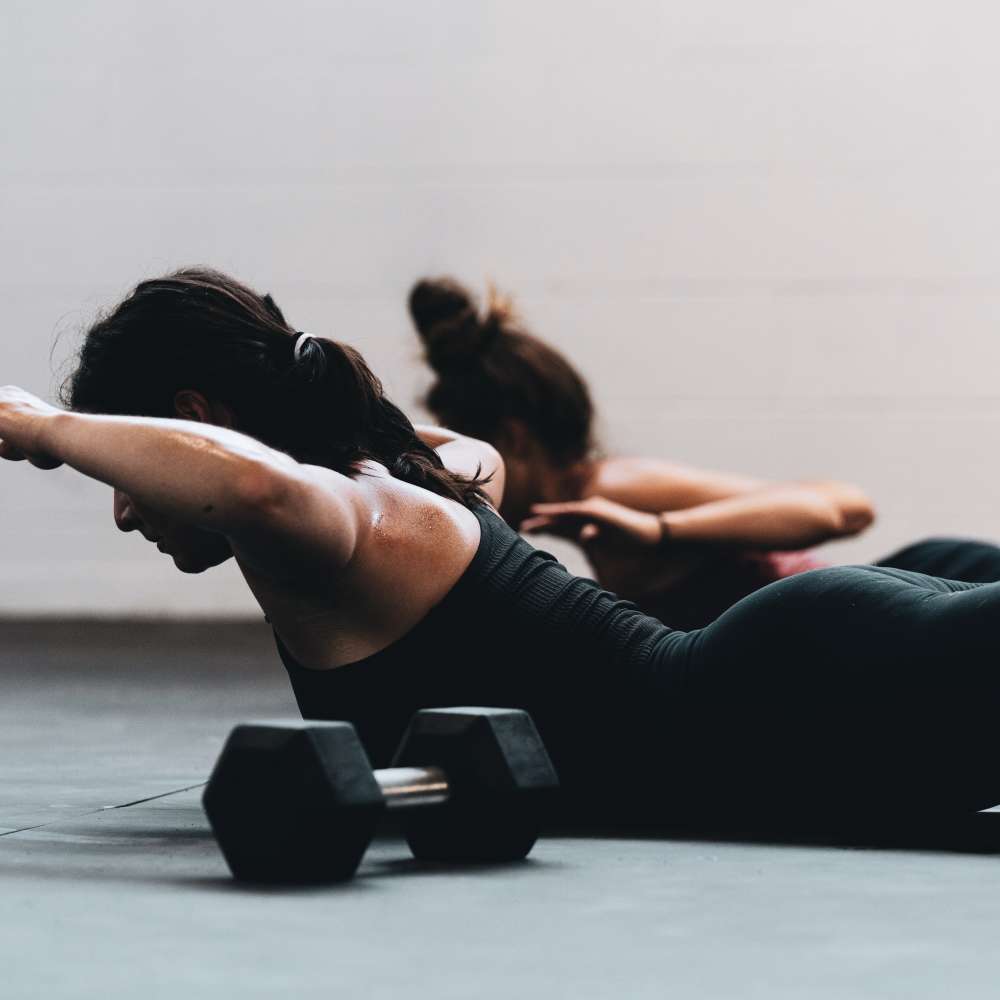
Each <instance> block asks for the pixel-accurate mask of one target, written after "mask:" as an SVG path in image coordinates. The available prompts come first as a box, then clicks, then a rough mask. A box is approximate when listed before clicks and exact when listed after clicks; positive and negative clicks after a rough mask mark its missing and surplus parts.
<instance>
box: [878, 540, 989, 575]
mask: <svg viewBox="0 0 1000 1000" xmlns="http://www.w3.org/2000/svg"><path fill="white" fill-rule="evenodd" d="M875 565H876V566H891V567H892V568H893V569H907V570H910V571H911V572H914V573H926V574H927V575H928V576H939V577H942V578H943V579H945V580H965V581H966V582H967V583H996V582H997V581H1000V545H992V544H990V543H989V542H979V541H975V540H973V539H970V538H926V539H924V540H923V541H921V542H914V543H913V544H912V545H907V546H906V548H903V549H900V550H899V551H898V552H894V553H893V554H892V555H891V556H886V558H885V559H880V560H879V561H878V562H877V563H875Z"/></svg>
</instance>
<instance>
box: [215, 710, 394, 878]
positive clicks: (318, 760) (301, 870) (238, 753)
mask: <svg viewBox="0 0 1000 1000" xmlns="http://www.w3.org/2000/svg"><path fill="white" fill-rule="evenodd" d="M202 804H203V805H204V807H205V812H206V814H207V815H208V820H209V823H210V824H211V826H212V831H213V833H214V834H215V837H216V840H217V841H218V843H219V847H220V848H221V850H222V853H223V855H224V856H225V859H226V862H227V863H228V865H229V868H230V870H231V871H232V873H233V875H234V876H235V877H236V878H237V879H241V880H244V881H250V882H334V881H340V880H343V879H348V878H350V877H351V876H352V875H353V874H354V872H355V870H356V869H357V867H358V865H359V864H360V863H361V858H362V855H363V854H364V852H365V849H366V848H367V847H368V845H369V843H370V842H371V839H372V837H373V836H374V834H375V826H376V823H377V822H378V818H379V816H380V814H381V812H382V810H383V809H384V807H385V803H384V799H383V797H382V793H381V791H380V790H379V786H378V783H377V782H376V780H375V777H374V775H373V773H372V768H371V764H370V763H369V761H368V756H367V754H366V753H365V750H364V747H363V746H362V745H361V741H360V740H359V739H358V735H357V733H356V732H355V731H354V727H353V726H352V725H350V724H349V723H346V722H302V721H299V720H296V721H289V722H280V721H279V722H259V723H249V724H245V725H240V726H237V727H236V728H235V729H234V730H233V731H232V733H230V735H229V739H228V740H227V741H226V745H225V747H224V748H223V750H222V753H221V755H220V756H219V759H218V761H217V762H216V764H215V768H214V770H213V771H212V776H211V778H210V779H209V782H208V785H207V786H206V788H205V793H204V796H203V797H202Z"/></svg>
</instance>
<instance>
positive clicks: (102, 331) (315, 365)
mask: <svg viewBox="0 0 1000 1000" xmlns="http://www.w3.org/2000/svg"><path fill="white" fill-rule="evenodd" d="M297 336H298V335H297V332H296V331H295V329H294V328H293V327H291V326H289V324H288V323H287V322H286V321H285V317H284V316H283V315H282V312H281V310H280V309H279V308H278V306H277V304H276V303H275V302H274V300H273V299H272V298H271V297H270V296H269V295H259V294H257V293H256V292H254V291H253V290H251V289H250V288H247V287H246V286H245V285H242V284H240V283H239V282H238V281H235V280H234V279H233V278H230V277H227V276H226V275H224V274H220V273H219V272H217V271H211V270H207V269H195V268H192V269H188V270H183V271H177V272H176V273H174V274H169V275H167V276H166V277H163V278H156V279H153V280H151V281H144V282H142V283H141V284H139V285H138V286H137V287H136V288H135V289H134V290H133V291H132V292H131V294H129V295H128V296H127V297H126V298H125V300H124V301H123V302H121V303H120V304H119V305H118V306H116V307H115V308H114V309H113V310H112V311H111V312H110V313H108V314H107V315H105V316H104V317H103V318H101V319H100V320H99V321H98V322H97V323H95V324H94V325H93V326H92V327H91V328H90V330H89V331H88V332H87V334H86V337H85V339H84V342H83V346H82V347H81V349H80V352H79V356H78V358H77V359H76V365H75V368H74V370H73V371H72V373H71V374H70V375H69V377H68V378H67V379H66V382H65V383H64V385H63V390H62V397H63V401H64V402H65V403H66V404H67V405H68V406H70V407H71V408H72V409H74V410H83V411H89V412H93V413H114V414H132V415H141V416H159V417H173V416H174V415H175V411H174V396H175V395H176V393H177V392H178V391H179V390H181V389H196V390H198V391H199V392H201V393H203V394H204V395H205V396H206V397H207V398H208V399H210V400H213V401H217V402H220V403H224V404H225V405H226V406H228V407H229V408H230V409H231V410H232V411H233V414H234V417H235V420H236V426H237V429H238V430H240V431H242V432H244V433H246V434H249V435H250V436H252V437H255V438H257V439H259V440H260V441H263V442H264V443H265V444H268V445H270V446H271V447H273V448H277V449H279V450H280V451H283V452H286V453H287V454H289V455H291V456H292V457H294V458H296V459H298V460H299V461H300V462H307V463H310V464H315V465H323V466H326V467H327V468H330V469H335V470H336V471H338V472H341V473H345V474H347V473H349V472H351V471H352V470H353V469H354V468H355V466H356V463H358V462H360V461H362V460H364V459H374V460H375V461H378V462H381V463H383V464H384V465H385V466H386V467H387V468H388V469H389V471H390V473H391V474H392V475H393V476H395V477H396V478H397V479H402V480H404V481H406V482H408V483H413V484H414V485H416V486H421V487H423V488H424V489H427V490H430V491H431V492H433V493H437V494H439V495H440V496H444V497H448V498H449V499H452V500H457V501H459V502H460V503H464V504H466V505H473V504H475V503H477V502H479V501H480V500H482V499H483V493H482V489H481V487H482V485H483V480H481V479H478V478H476V479H471V480H470V479H465V478H463V477H461V476H458V475H455V474H453V473H451V472H449V471H448V470H447V469H445V468H444V466H443V464H442V463H441V459H440V458H439V457H438V455H437V453H436V452H435V451H434V450H433V449H431V448H429V447H428V446H427V445H425V444H424V443H423V442H422V441H421V440H420V438H418V437H417V435H416V433H415V432H414V430H413V425H412V424H411V423H410V421H409V420H408V419H407V418H406V416H405V414H404V413H403V412H402V411H401V410H400V409H399V408H398V407H396V406H395V405H394V404H393V403H392V402H391V401H390V400H389V399H388V398H387V397H386V395H385V393H384V392H383V390H382V384H381V382H379V380H378V379H377V378H376V377H375V375H374V374H373V373H372V371H371V369H369V367H368V366H367V365H366V364H365V361H364V359H363V358H362V357H361V355H360V354H359V353H358V352H357V351H356V350H354V349H353V348H352V347H348V346H347V345H346V344H340V343H336V342H334V341H332V340H324V339H321V338H318V337H316V338H312V339H309V340H306V341H304V342H303V344H302V346H301V348H300V350H299V357H298V358H296V357H295V342H296V340H297Z"/></svg>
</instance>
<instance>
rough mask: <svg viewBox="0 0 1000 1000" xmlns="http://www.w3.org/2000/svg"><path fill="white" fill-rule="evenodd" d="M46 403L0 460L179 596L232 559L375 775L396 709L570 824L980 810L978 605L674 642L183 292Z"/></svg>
mask: <svg viewBox="0 0 1000 1000" xmlns="http://www.w3.org/2000/svg"><path fill="white" fill-rule="evenodd" d="M65 400H66V402H67V403H68V404H69V407H70V409H69V410H65V411H64V410H60V409H57V408H55V407H52V406H50V405H47V404H46V403H43V402H42V401H41V400H39V399H38V398H36V397H35V396H32V395H31V394H29V393H27V392H25V391H23V390H21V389H18V388H14V387H7V388H5V389H3V390H0V442H2V443H0V457H3V458H6V459H9V460H15V461H16V460H19V459H27V460H28V461H29V462H31V463H32V464H33V465H36V466H38V467H39V468H43V469H47V468H54V467H56V466H58V465H60V464H63V463H65V464H66V465H68V466H71V467H72V468H74V469H76V470H78V471H79V472H81V473H83V474H84V475H86V476H89V477H91V478H94V479H97V480H100V481H101V482H104V483H106V484H108V485H109V486H111V487H112V488H113V489H114V517H115V521H116V523H117V525H118V527H119V528H120V529H121V530H123V531H135V532H138V533H139V534H141V535H142V536H143V537H144V538H145V539H146V540H147V541H148V542H150V543H152V544H155V545H156V546H157V548H158V549H159V550H160V551H161V552H163V553H165V554H167V555H169V556H170V557H171V558H172V559H173V561H174V563H175V564H176V566H177V567H178V569H180V570H182V571H183V572H186V573H198V572H202V571H204V570H207V569H209V568H210V567H212V566H216V565H218V564H220V563H222V562H224V561H226V560H227V559H230V558H233V559H235V560H236V562H237V564H238V566H239V569H240V570H241V572H242V574H243V576H244V577H245V579H246V581H247V584H248V585H249V587H250V589H251V590H252V591H253V594H254V596H255V597H256V599H257V601H258V602H259V604H260V606H261V608H262V609H263V611H264V613H265V614H266V616H267V618H268V619H269V620H270V622H271V624H272V626H273V628H274V632H275V635H276V638H277V642H278V648H279V651H280V654H281V657H282V659H283V660H284V663H285V666H286V667H287V670H288V673H289V675H290V677H291V682H292V685H293V687H294V690H295V694H296V697H297V699H298V703H299V706H300V707H301V710H302V713H303V715H304V716H306V717H311V718H337V719H348V720H350V721H352V722H354V723H355V724H356V725H357V727H358V728H359V731H360V733H361V736H362V738H363V739H364V740H365V742H366V745H367V746H368V749H369V751H370V754H371V756H372V757H373V759H374V761H375V762H376V764H384V763H385V762H386V761H387V759H388V757H389V755H390V754H391V752H392V748H393V746H394V744H395V742H396V741H397V740H398V738H399V736H400V734H401V732H402V731H403V728H404V725H405V722H406V720H407V719H408V718H409V716H410V715H411V714H412V713H413V712H414V711H415V710H416V709H418V708H421V707H426V706H429V705H442V704H444V705H448V704H451V705H454V704H463V703H465V704H485V705H509V706H518V707H523V708H525V709H527V710H528V711H530V712H531V713H532V715H533V716H534V718H535V721H536V723H537V724H538V726H539V729H540V731H541V733H542V736H543V738H544V739H545V741H546V743H547V746H548V747H549V750H550V753H551V754H552V757H553V760H554V761H555V763H556V766H557V768H558V769H559V771H560V775H561V778H562V782H563V786H564V789H565V801H566V803H567V805H568V807H570V808H571V809H573V810H575V811H577V812H579V813H582V814H584V815H585V816H588V817H591V818H601V819H611V820H615V821H623V820H626V819H632V818H643V819H647V818H649V817H650V816H654V817H661V816H663V815H665V814H666V815H672V816H677V815H685V816H690V815H695V814H699V813H703V812H707V813H713V812H714V813H723V814H726V815H730V816H731V815H733V814H736V815H737V816H738V817H739V818H740V820H743V819H745V816H746V814H747V812H749V811H754V812H760V811H765V812H766V813H767V814H768V815H769V816H771V817H773V816H774V815H776V814H781V815H785V814H787V813H789V812H791V813H793V814H795V815H796V816H801V815H804V814H808V815H816V816H820V817H827V818H828V817H829V816H830V815H831V814H835V815H837V816H841V815H844V814H845V813H846V814H850V815H855V816H856V815H858V814H862V815H866V816H867V815H870V814H872V813H873V812H882V811H885V810H893V809H897V808H899V807H900V806H901V805H904V804H907V805H908V804H909V803H910V802H911V801H912V799H913V798H914V797H915V796H916V797H919V800H920V801H921V802H922V803H923V804H924V806H925V807H927V808H930V809H933V810H935V811H937V812H939V813H940V812H950V811H964V810H971V809H978V808H982V807H985V806H989V805H992V804H994V803H996V802H1000V774H998V773H997V770H996V768H995V767H994V765H993V752H994V744H995V742H996V737H995V736H994V733H995V732H996V726H995V717H996V714H997V710H998V709H1000V672H998V671H997V669H996V663H997V661H998V656H1000V627H998V623H1000V584H983V585H976V584H966V583H958V582H953V581H944V580H938V579H935V578H933V577H926V576H921V575H919V574H915V573H907V572H905V571H901V570H893V569H886V568H876V567H842V568H831V569H823V570H818V571H816V572H813V573H805V574H801V575H798V576H793V577H790V578H788V579H785V580H783V581H780V582H777V583H774V584H772V585H770V586H767V587H763V588H761V589H760V590H758V591H757V592H756V593H754V594H753V595H751V596H750V597H748V598H746V599H745V600H743V601H741V602H739V603H738V604H736V605H735V606H734V607H733V608H731V609H730V610H729V611H727V612H726V613H725V614H723V615H722V616H721V617H720V618H719V619H718V620H717V621H715V622H714V623H713V624H712V625H710V626H709V627H707V628H705V629H701V630H697V631H691V632H681V631H677V630H673V629H671V628H668V627H667V626H665V625H664V624H662V623H661V622H659V621H657V620H656V619H654V618H650V617H648V616H646V615H643V614H641V613H639V612H638V611H637V610H635V608H634V607H633V606H632V605H630V604H626V603H624V602H621V601H619V600H618V599H617V598H616V597H614V596H613V595H612V594H610V593H607V592H606V591H604V590H602V589H600V588H599V587H598V586H597V585H596V584H595V583H594V582H592V581H589V580H585V579H581V578H575V577H573V576H571V575H570V574H569V573H568V572H567V571H566V570H565V569H564V568H563V567H561V566H560V565H559V564H558V563H557V562H556V561H555V560H553V559H552V558H551V557H550V556H548V555H546V554H545V553H542V552H539V551H537V550H535V549H533V548H532V547H531V545H530V544H529V543H528V542H527V541H525V540H524V539H522V538H520V537H519V536H518V535H517V534H515V532H513V531H512V530H511V529H510V528H509V527H508V526H507V525H506V524H505V523H504V521H503V520H502V519H501V518H500V517H499V516H498V515H497V514H496V513H495V512H494V510H493V507H492V506H491V505H494V506H495V505H499V504H502V502H503V484H504V470H503V465H502V463H501V461H500V460H499V457H498V454H497V452H496V451H495V450H494V449H493V448H492V447H490V446H488V445H485V444H483V443H481V442H479V441H475V440H471V439H469V438H465V437H461V436H459V435H456V434H453V433H450V432H448V431H440V430H430V429H426V430H423V431H422V432H421V436H418V434H417V432H416V431H415V430H414V428H413V427H412V426H411V425H410V423H409V421H408V420H407V419H406V417H405V416H404V415H403V414H402V413H401V412H400V411H399V410H398V409H397V408H396V407H395V406H394V405H393V404H392V403H391V402H390V401H389V400H388V399H387V398H386V397H385V395H384V393H383V392H382V388H381V385H380V384H379V382H378V380H377V379H376V378H375V376H374V375H373V374H372V373H371V372H370V371H369V370H368V368H367V367H366V366H365V364H364V362H363V360H362V359H361V357H360V355H358V354H357V353H356V352H355V351H353V350H352V349H351V348H349V347H346V346H345V345H343V344H338V343H334V342H332V341H329V340H321V339H318V338H313V337H310V336H308V335H306V334H301V333H298V332H297V331H296V330H295V329H294V328H293V327H291V326H290V325H289V324H288V323H286V321H285V320H284V318H283V316H282V314H281V312H280V311H279V310H278V308H277V306H276V305H275V304H274V302H273V301H272V300H271V299H270V298H269V297H261V296H259V295H257V294H255V293H254V292H252V291H251V290H250V289H248V288H246V287H244V286H242V285H240V284H239V283H237V282H235V281H234V280H232V279H230V278H227V277H225V276H223V275H220V274H217V273H213V272H209V271H182V272H179V273H177V274H173V275H170V276H167V277H164V278H161V279H158V280H154V281H146V282H143V283H142V284H140V285H139V286H138V287H137V288H136V289H135V290H134V291H133V292H132V293H131V294H130V295H129V296H128V297H127V298H126V299H125V300H124V301H123V302H122V303H121V304H120V305H119V306H118V307H117V308H115V309H114V310H113V311H112V312H110V313H109V314H108V315H107V316H106V317H105V318H103V319H102V320H100V321H99V322H98V323H97V324H96V325H95V326H94V327H93V328H92V329H91V330H90V331H89V333H88V334H87V337H86V340H85V342H84V344H83V347H82V350H81V352H80V356H79V360H78V362H77V365H76V368H75V371H74V372H73V374H72V376H71V377H70V379H69V380H68V383H67V385H66V389H65Z"/></svg>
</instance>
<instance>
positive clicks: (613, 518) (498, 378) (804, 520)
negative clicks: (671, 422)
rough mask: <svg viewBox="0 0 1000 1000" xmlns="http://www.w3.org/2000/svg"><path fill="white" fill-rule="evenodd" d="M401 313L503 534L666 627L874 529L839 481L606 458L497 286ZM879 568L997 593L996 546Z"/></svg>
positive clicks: (954, 544)
mask: <svg viewBox="0 0 1000 1000" xmlns="http://www.w3.org/2000/svg"><path fill="white" fill-rule="evenodd" d="M409 309H410V315H411V316H412V318H413V322H414V325H415V326H416V329H417V333H418V335H419V336H420V338H421V340H422V341H423V344H424V348H425V356H426V359H427V363H428V364H429V365H430V367H431V369H432V370H433V371H434V373H435V376H436V378H435V381H434V383H433V384H432V386H431V388H430V390H429V391H428V393H427V397H426V400H425V403H426V405H427V407H428V408H429V409H430V411H431V413H433V415H434V416H435V417H436V418H437V420H438V421H439V422H440V423H441V424H443V425H445V426H447V427H450V428H453V429H454V430H457V431H459V432H460V433H462V434H468V435H470V436H472V437H475V438H479V439H481V440H484V441H488V442H490V443H491V444H492V445H493V446H494V447H495V448H497V450H498V451H499V452H500V453H501V455H502V456H503V459H504V463H505V466H506V470H507V482H506V488H505V493H504V502H503V506H502V508H501V511H500V512H501V514H502V515H503V516H504V518H505V519H506V520H507V521H508V523H510V524H511V525H513V526H515V527H518V528H520V530H521V531H524V532H526V533H548V534H553V535H557V536H560V537H563V538H566V539H569V540H571V541H573V542H575V543H576V544H578V545H579V546H580V547H581V548H582V549H583V551H584V553H585V554H586V556H587V558H588V560H589V562H590V564H591V566H592V567H593V570H594V573H595V575H596V578H597V580H598V581H599V582H600V583H601V584H602V586H604V587H607V588H608V589H609V590H612V591H614V592H615V593H617V594H619V595H621V596H623V597H626V598H628V599H630V600H633V601H635V602H636V603H638V604H639V605H640V606H641V607H642V608H643V609H644V610H645V611H647V612H648V613H650V614H653V615H656V616H657V617H659V618H661V619H663V620H664V621H666V622H669V623H670V624H671V625H673V626H675V627H677V628H698V627H701V626H703V625H706V624H708V623H709V622H711V621H713V620H714V619H715V618H717V617H718V615H720V614H721V613H722V612H723V611H725V610H726V608H728V607H730V606H731V605H733V604H734V603H735V602H736V601H738V600H740V598H742V597H745V596H747V595H748V594H750V593H752V592H753V591H755V590H757V589H758V588H760V587H762V586H764V585H765V584H767V583H772V582H774V581H776V580H780V579H782V578H784V577H787V576H791V575H794V574H796V573H800V572H803V571H804V570H809V569H818V568H821V567H822V566H824V565H827V564H826V563H824V562H823V561H821V560H820V559H819V558H817V557H816V556H815V554H814V553H813V552H811V551H810V550H811V549H812V548H814V547H815V546H818V545H821V544H822V543H824V542H828V541H832V540H835V539H839V538H848V537H850V536H852V535H857V534H858V533H859V532H862V531H864V530H865V529H866V528H867V527H868V526H869V525H870V524H871V523H872V521H873V520H874V517H875V511H874V508H873V506H872V503H871V501H870V500H869V498H868V497H867V496H866V495H865V493H864V492H863V491H862V490H861V489H860V488H859V487H857V486H854V485H852V484H849V483H843V482H837V481H834V480H826V479H823V480H810V481H788V482H768V481H765V480H762V479H758V478H756V477H751V476H746V475H736V474H730V473H723V472H716V471H709V470H706V469H701V468H693V467H691V466H687V465H680V464H677V463H673V462H669V461H666V460H663V459H659V458H649V457H625V456H617V455H606V454H603V453H602V452H601V451H600V450H599V449H598V447H597V444H596V442H595V439H594V431H593V423H594V406H593V403H592V400H591V396H590V391H589V389H588V387H587V384H586V382H585V381H584V380H583V378H582V377H581V375H580V374H579V372H577V371H576V369H575V368H574V367H573V365H572V364H571V363H570V362H569V360H567V358H566V357H564V356H563V355H562V354H560V353H559V352H558V351H556V350H555V349H554V348H552V347H551V346H549V345H548V344H546V343H544V342H543V341H542V340H540V339H538V338H537V337H535V336H534V335H533V334H531V333H530V332H529V331H528V330H527V329H526V328H525V326H524V325H523V324H522V323H521V322H520V320H519V318H518V317H517V315H516V313H515V312H514V310H513V308H512V306H511V302H510V300H509V299H507V298H505V297H502V296H500V295H498V294H497V292H496V291H495V290H494V289H492V288H491V289H490V291H489V295H488V297H487V301H486V304H485V307H483V308H482V309H481V308H480V307H479V305H478V303H477V302H476V300H475V298H474V296H473V295H472V294H471V293H470V292H469V291H468V290H467V289H466V288H465V287H464V286H462V285H461V284H459V283H458V282H457V281H454V280H452V279H450V278H441V279H436V280H422V281H419V282H418V283H417V284H416V285H415V286H414V288H413V290H412V291H411V293H410V297H409ZM878 565H884V566H894V567H897V568H900V569H909V570H914V571H917V572H922V573H929V574H932V575H934V576H940V577H946V578H950V579H957V580H965V581H970V582H989V581H994V580H1000V548H997V547H996V546H993V545H990V544H987V543H981V542H974V541H968V540H963V539H948V538H938V539H928V540H925V541H922V542H918V543H916V544H914V545H910V546H908V547H907V548H905V549H903V550H901V551H900V552H897V553H895V554H893V555H892V556H890V557H888V558H887V559H885V560H882V561H881V562H880V563H879V564H878Z"/></svg>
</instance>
